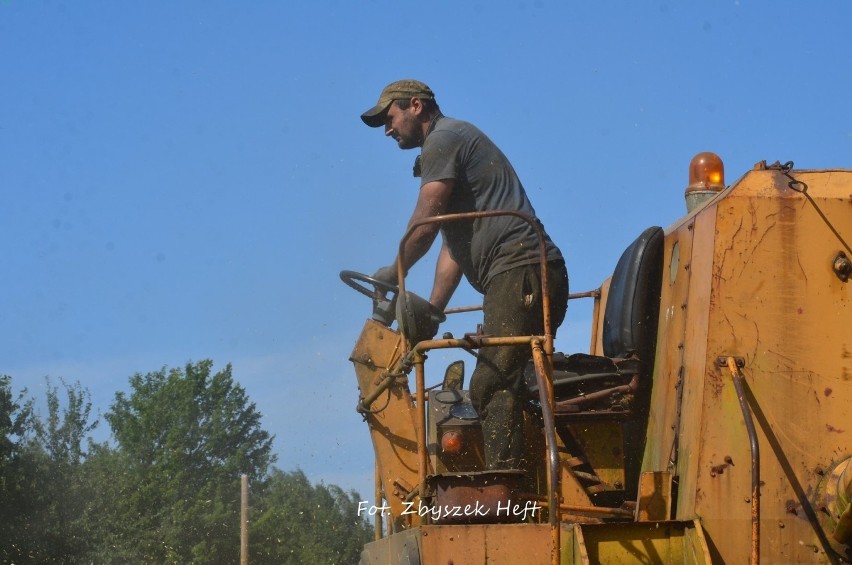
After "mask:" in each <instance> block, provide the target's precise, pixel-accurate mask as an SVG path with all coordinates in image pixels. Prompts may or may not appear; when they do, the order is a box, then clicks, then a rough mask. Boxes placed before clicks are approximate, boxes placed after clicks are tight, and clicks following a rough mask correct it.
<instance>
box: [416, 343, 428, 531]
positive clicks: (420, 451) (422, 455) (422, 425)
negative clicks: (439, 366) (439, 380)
mask: <svg viewBox="0 0 852 565" xmlns="http://www.w3.org/2000/svg"><path fill="white" fill-rule="evenodd" d="M414 357H415V358H414V371H415V375H416V386H417V460H418V470H417V471H418V479H419V481H420V485H419V487H418V488H419V490H420V500H421V501H422V500H423V493H425V492H426V473H427V470H428V466H429V459H428V453H427V452H426V369H425V368H424V366H423V364H424V363H425V361H426V357H425V356H424V355H420V354H419V353H415V356H414ZM426 521H427V523H428V521H429V518H428V516H427V517H426Z"/></svg>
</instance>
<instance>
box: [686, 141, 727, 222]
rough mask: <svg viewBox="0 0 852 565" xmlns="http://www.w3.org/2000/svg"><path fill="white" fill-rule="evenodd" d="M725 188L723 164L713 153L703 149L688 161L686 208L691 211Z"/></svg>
mask: <svg viewBox="0 0 852 565" xmlns="http://www.w3.org/2000/svg"><path fill="white" fill-rule="evenodd" d="M723 190H725V165H724V164H723V163H722V159H721V158H720V157H719V156H718V155H716V154H715V153H711V152H710V151H705V152H703V153H699V154H698V155H696V156H695V157H693V158H692V161H690V163H689V186H687V187H686V193H685V194H684V196H685V197H686V209H687V211H689V212H692V211H693V210H694V209H696V208H697V207H699V206H700V205H701V204H703V203H704V202H706V201H707V200H709V199H710V198H712V197H713V196H715V195H716V194H717V193H719V192H721V191H723Z"/></svg>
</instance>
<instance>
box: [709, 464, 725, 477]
mask: <svg viewBox="0 0 852 565" xmlns="http://www.w3.org/2000/svg"><path fill="white" fill-rule="evenodd" d="M727 468H728V464H727V463H725V464H723V465H716V466H714V467H710V473H711V474H714V473H715V474H716V475H721V474H723V473H724V472H725V469H727Z"/></svg>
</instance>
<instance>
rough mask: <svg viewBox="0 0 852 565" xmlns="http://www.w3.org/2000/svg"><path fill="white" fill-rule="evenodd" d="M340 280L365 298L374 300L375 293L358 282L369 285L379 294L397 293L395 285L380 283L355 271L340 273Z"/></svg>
mask: <svg viewBox="0 0 852 565" xmlns="http://www.w3.org/2000/svg"><path fill="white" fill-rule="evenodd" d="M340 280H342V281H343V282H344V283H346V286H348V287H350V288H354V289H355V290H357V291H358V292H360V293H361V294H363V295H364V296H366V297H367V298H375V297H376V293H375V292H374V291H372V290H370V289H369V288H367V287H366V286H364V285H362V284H359V282H365V283H367V284H371V285H373V288H375V289H376V290H379V291H381V292H392V293H394V294H396V293H398V292H399V287H398V286H396V285H395V284H390V283H387V282H385V281H380V280H379V279H374V278H373V277H368V276H367V275H364V274H361V273H356V272H355V271H340Z"/></svg>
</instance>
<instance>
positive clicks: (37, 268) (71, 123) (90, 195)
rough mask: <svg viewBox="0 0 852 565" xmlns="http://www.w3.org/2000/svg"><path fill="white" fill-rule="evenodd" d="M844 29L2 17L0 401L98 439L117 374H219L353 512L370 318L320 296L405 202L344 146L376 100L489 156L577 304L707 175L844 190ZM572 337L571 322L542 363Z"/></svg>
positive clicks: (838, 22) (740, 20) (398, 157)
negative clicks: (39, 406) (773, 166)
mask: <svg viewBox="0 0 852 565" xmlns="http://www.w3.org/2000/svg"><path fill="white" fill-rule="evenodd" d="M849 21H852V3H850V2H848V1H840V0H834V1H816V2H809V3H805V2H783V1H782V2H769V1H747V0H743V1H739V2H735V1H714V2H710V1H703V2H654V3H651V2H626V1H625V2H583V3H580V2H556V1H545V0H534V1H512V2H499V1H493V2H484V1H483V2H446V1H436V2H431V3H425V4H424V3H411V2H390V1H381V0H380V1H371V2H355V1H351V2H347V1H322V0H320V1H316V2H295V1H294V2H283V1H282V2H272V1H251V2H215V1H186V2H163V1H151V2H128V1H110V2H107V1H102V2H94V1H92V2H84V1H77V2H72V1H66V2H57V1H47V0H45V1H34V0H27V1H24V0H0V260H2V274H3V285H2V292H0V373H2V374H8V375H10V376H11V377H12V378H13V385H14V387H15V388H16V389H18V388H22V387H27V388H29V390H30V392H31V393H34V394H35V395H37V396H38V395H43V391H44V377H45V376H50V377H51V378H52V379H54V381H55V380H57V379H59V378H60V377H61V378H64V379H65V380H66V381H69V382H74V381H79V382H80V383H81V384H82V385H83V386H85V387H87V388H88V389H89V390H90V391H91V393H92V397H93V400H94V402H95V405H96V407H97V408H98V409H99V410H100V411H101V412H103V411H106V410H107V409H108V407H109V404H110V402H111V400H112V398H113V396H114V394H115V392H116V391H119V390H127V388H128V386H127V382H128V377H130V376H131V375H132V374H134V373H137V372H142V373H145V372H149V371H154V370H158V369H160V368H161V367H163V366H167V367H174V366H180V365H183V364H184V363H186V362H188V361H197V360H201V359H204V358H211V359H213V360H214V362H215V364H216V367H222V366H224V365H225V364H226V363H232V364H233V367H234V375H235V377H236V379H237V380H238V381H239V382H240V383H241V384H242V385H243V386H244V387H245V388H246V389H247V391H248V393H249V395H250V397H251V398H252V400H253V401H254V402H255V403H256V404H257V406H258V408H259V409H260V410H261V412H262V413H263V414H264V419H263V422H264V427H265V428H266V429H268V430H269V431H270V432H272V433H274V434H275V435H276V443H275V449H276V451H277V453H278V455H279V461H278V465H279V466H280V467H281V468H283V469H286V470H290V469H294V468H296V467H300V468H302V469H303V470H304V471H305V472H306V473H307V474H308V476H309V477H311V479H313V480H314V481H325V482H327V483H329V482H331V483H336V484H339V485H341V486H343V487H344V488H347V489H348V488H355V489H357V490H359V491H360V492H361V493H362V494H366V493H370V492H371V477H372V468H371V461H372V458H371V447H370V444H369V437H368V435H367V430H366V426H365V424H363V423H362V422H361V419H360V417H359V416H358V415H357V414H356V413H355V411H354V406H355V402H356V400H357V389H356V384H355V378H354V372H353V370H352V367H351V364H350V363H349V361H348V356H349V354H350V352H351V350H352V346H353V345H354V342H355V339H356V337H357V335H358V333H359V331H360V328H361V327H362V325H363V321H364V319H365V318H367V317H368V316H369V301H368V300H366V299H365V298H363V297H361V296H360V295H357V294H356V293H354V292H353V291H351V290H349V289H348V288H347V287H345V286H344V285H343V284H342V283H341V282H340V281H339V279H338V272H339V271H340V270H342V269H353V270H357V271H364V272H367V273H371V272H373V271H374V270H375V269H376V268H378V267H380V266H382V265H385V264H387V263H388V262H389V261H390V260H391V259H392V258H393V255H394V253H395V250H396V247H397V243H398V240H399V237H400V236H401V235H402V232H403V229H404V226H405V224H406V222H407V220H408V214H409V212H410V210H411V207H412V206H413V202H414V199H415V197H416V191H417V183H416V180H415V179H414V178H412V176H411V165H412V163H413V160H414V157H415V155H416V152H412V151H407V152H404V151H400V150H399V149H397V148H396V145H395V143H394V142H393V141H391V140H389V139H386V138H384V137H383V136H382V135H381V133H380V132H379V131H377V130H371V129H369V128H367V127H365V126H364V125H363V124H362V123H361V121H360V120H359V118H358V116H359V114H360V113H361V112H362V111H364V110H365V109H366V108H368V107H369V106H371V105H372V104H374V103H375V100H376V98H377V97H378V93H379V91H380V90H381V88H382V87H383V86H384V85H385V84H386V83H388V82H390V81H392V80H396V79H399V78H418V79H420V80H422V81H424V82H426V83H428V84H429V85H430V86H431V87H432V88H433V90H434V91H435V92H436V95H437V98H438V101H439V103H440V104H441V107H442V109H443V111H444V113H445V114H447V115H449V116H453V117H456V118H460V119H465V120H469V121H471V122H473V123H475V124H477V125H478V126H479V127H480V128H481V129H483V130H484V131H485V132H486V133H487V134H488V135H489V136H490V137H491V138H492V139H493V140H494V141H495V142H496V143H497V144H498V145H499V146H500V147H501V148H502V149H503V151H504V152H505V153H506V154H507V155H508V157H509V159H510V160H511V161H512V163H513V165H514V166H515V168H516V170H517V171H518V173H519V175H520V177H521V180H522V181H523V183H524V184H525V186H526V188H527V191H528V192H529V194H530V198H531V200H532V202H533V205H534V206H535V208H536V210H537V211H538V214H539V216H540V217H541V219H542V221H543V222H544V224H545V226H546V228H547V230H548V231H549V233H550V234H551V236H552V237H553V239H554V240H555V241H556V243H557V244H558V245H560V247H561V248H562V250H563V252H564V254H565V255H566V258H567V260H568V268H569V273H570V278H571V290H572V291H575V292H576V291H584V290H590V289H593V288H596V287H597V286H598V285H599V284H600V283H601V282H602V281H603V279H605V278H606V277H607V276H609V274H610V273H611V271H612V269H613V267H614V265H615V262H616V261H617V259H618V256H619V255H620V253H621V251H622V250H623V249H624V248H625V247H626V246H627V245H628V244H629V243H630V241H632V239H633V238H635V237H636V236H637V235H638V234H639V233H640V232H641V231H642V230H643V229H644V228H646V227H648V226H651V225H660V226H663V227H665V226H668V225H670V224H672V223H673V222H674V221H675V220H676V219H677V218H678V217H679V216H681V215H682V214H683V213H684V211H685V206H684V203H683V197H682V195H683V190H684V188H685V186H686V184H687V167H688V164H689V160H690V159H691V157H692V156H693V155H694V154H696V153H698V152H700V151H704V150H712V151H715V152H717V153H718V154H720V155H721V156H722V158H723V159H724V161H725V164H726V174H727V182H728V183H732V182H734V181H735V180H736V179H737V178H738V177H739V176H741V175H742V174H743V173H745V171H746V170H748V169H749V168H751V166H752V165H753V164H754V163H756V162H757V161H760V160H763V159H766V160H768V161H775V160H781V161H782V162H783V161H788V160H793V161H794V162H795V163H796V166H797V168H848V167H849V166H850V150H852V122H850V102H849V101H850V99H852V92H850V90H852V89H850V84H852V78H850V77H852V73H850V61H852V40H850V38H849V32H848V22H849ZM431 271H432V264H431V261H430V259H429V258H427V259H424V261H423V262H421V263H420V264H419V265H418V266H417V267H416V268H415V269H414V270H413V272H412V273H411V277H410V281H409V287H410V288H411V289H413V290H415V291H419V292H420V293H421V294H427V295H428V292H429V284H430V278H431ZM477 303H479V298H478V296H477V295H476V294H475V293H474V292H473V291H471V290H469V289H467V288H462V289H460V290H459V292H458V293H457V296H456V297H455V298H454V300H453V301H452V302H451V306H453V305H466V304H477ZM589 320H590V308H589V305H587V304H582V303H573V302H572V304H571V305H570V306H569V312H568V319H567V321H566V322H565V324H563V326H562V328H561V330H560V335H559V338H558V340H557V347H558V348H559V349H562V350H566V351H583V350H585V349H586V348H587V344H588V340H589V336H588V326H589ZM476 322H477V320H476V317H475V315H471V314H466V315H463V316H456V317H453V318H451V319H450V320H449V321H448V322H447V324H446V325H445V329H446V330H450V331H454V332H456V333H463V332H465V331H471V330H473V328H474V326H475V324H476ZM435 361H437V362H436V363H435V365H433V366H432V367H431V371H430V373H429V374H430V375H431V380H433V381H434V380H437V379H438V378H439V377H440V373H441V371H442V368H441V366H440V364H441V362H442V361H441V359H437V358H436V359H435ZM427 369H429V367H427ZM102 428H104V429H105V428H106V424H105V423H102ZM101 433H104V432H103V430H102V431H101Z"/></svg>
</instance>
